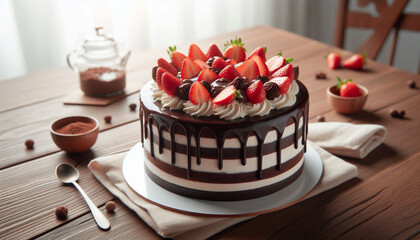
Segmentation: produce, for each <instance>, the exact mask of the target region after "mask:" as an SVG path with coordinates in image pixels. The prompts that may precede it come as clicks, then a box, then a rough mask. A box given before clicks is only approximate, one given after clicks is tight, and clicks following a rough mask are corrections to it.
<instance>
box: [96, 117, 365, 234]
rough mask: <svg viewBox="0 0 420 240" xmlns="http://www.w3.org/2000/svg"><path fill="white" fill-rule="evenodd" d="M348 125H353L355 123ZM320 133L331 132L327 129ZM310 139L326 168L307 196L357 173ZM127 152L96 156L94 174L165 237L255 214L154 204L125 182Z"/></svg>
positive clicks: (217, 227)
mask: <svg viewBox="0 0 420 240" xmlns="http://www.w3.org/2000/svg"><path fill="white" fill-rule="evenodd" d="M326 124H329V123H325V125H326ZM310 125H311V124H310ZM349 127H352V128H353V126H349ZM332 129H334V131H335V132H336V131H337V130H336V129H335V128H332ZM309 131H311V127H309ZM350 133H357V134H361V133H365V132H364V131H354V132H352V131H350ZM320 134H329V133H326V132H325V131H324V132H323V133H320ZM315 136H316V135H315ZM308 143H309V144H312V146H313V147H314V148H315V149H316V151H317V152H318V153H319V155H320V157H321V159H322V161H323V165H324V170H323V176H322V177H321V179H320V182H319V183H318V184H317V186H316V187H315V188H314V189H313V191H312V192H311V193H310V194H309V195H308V196H307V197H306V198H310V197H312V196H315V195H317V194H319V193H321V192H324V191H327V190H329V189H331V188H334V187H336V186H338V185H340V184H341V183H344V182H346V181H348V180H350V179H352V178H354V177H356V176H357V168H356V167H355V166H354V165H352V164H349V163H347V162H345V161H343V160H342V159H340V158H338V157H336V156H334V155H331V154H330V153H328V152H327V151H325V150H323V149H322V148H320V147H319V146H317V145H316V143H313V142H310V141H308ZM322 143H323V144H324V145H325V144H327V143H328V141H327V140H324V141H322ZM327 145H328V144H327ZM331 145H333V144H331ZM336 146H339V144H336ZM357 149H358V148H357ZM356 151H357V150H356ZM345 153H347V152H345ZM125 155H126V153H120V154H116V155H112V156H107V157H102V158H98V159H94V160H92V161H91V162H90V163H89V168H90V170H91V171H92V173H93V174H94V176H95V177H96V178H97V179H98V180H99V181H100V182H101V183H102V184H103V185H104V186H105V187H106V188H107V189H108V190H109V191H110V192H111V193H112V194H114V195H115V196H116V197H118V198H119V199H120V200H121V202H123V203H124V204H125V205H126V206H127V207H129V208H130V209H132V210H133V211H135V212H136V213H137V215H138V216H139V217H140V218H141V219H143V221H144V222H146V223H147V224H148V225H149V226H150V227H152V228H153V229H154V230H155V231H156V232H157V233H158V234H159V235H161V236H162V237H167V238H173V239H204V238H208V237H210V236H212V235H214V234H216V233H217V232H220V231H221V230H223V229H225V228H227V227H230V226H232V225H234V224H236V223H239V222H242V221H245V220H247V219H251V218H253V217H255V216H251V217H240V218H218V217H201V216H191V215H187V214H182V213H177V212H173V211H170V210H167V209H163V208H161V207H159V206H156V205H154V204H151V203H149V202H147V201H145V200H143V199H142V198H140V197H139V196H138V195H137V194H136V193H135V192H133V191H132V190H131V188H130V187H129V186H128V185H127V183H126V182H125V180H124V177H123V175H122V164H123V161H124V157H125ZM352 156H353V155H352Z"/></svg>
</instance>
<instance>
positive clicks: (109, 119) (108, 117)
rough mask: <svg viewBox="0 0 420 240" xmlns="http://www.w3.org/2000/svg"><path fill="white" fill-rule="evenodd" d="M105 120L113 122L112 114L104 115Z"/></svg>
mask: <svg viewBox="0 0 420 240" xmlns="http://www.w3.org/2000/svg"><path fill="white" fill-rule="evenodd" d="M104 120H105V122H106V123H111V120H112V117H111V115H106V116H105V117H104Z"/></svg>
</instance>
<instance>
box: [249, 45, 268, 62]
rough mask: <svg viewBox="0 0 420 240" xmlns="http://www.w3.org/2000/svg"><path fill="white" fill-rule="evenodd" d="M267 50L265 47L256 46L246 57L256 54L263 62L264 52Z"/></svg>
mask: <svg viewBox="0 0 420 240" xmlns="http://www.w3.org/2000/svg"><path fill="white" fill-rule="evenodd" d="M266 52H267V47H257V48H256V49H255V50H254V51H252V53H251V54H250V55H249V57H248V59H250V58H251V57H252V56H254V55H257V56H260V57H261V58H262V60H263V61H264V62H265V61H266V59H265V53H266Z"/></svg>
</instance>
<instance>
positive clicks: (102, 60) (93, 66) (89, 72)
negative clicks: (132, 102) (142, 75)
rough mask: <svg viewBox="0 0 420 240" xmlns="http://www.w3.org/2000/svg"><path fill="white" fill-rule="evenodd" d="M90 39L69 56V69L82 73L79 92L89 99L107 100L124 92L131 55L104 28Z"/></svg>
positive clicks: (85, 40) (89, 37)
mask: <svg viewBox="0 0 420 240" xmlns="http://www.w3.org/2000/svg"><path fill="white" fill-rule="evenodd" d="M95 30H96V33H95V34H93V35H89V36H87V37H86V38H85V39H84V41H83V42H82V44H81V45H80V46H79V47H78V48H77V49H76V50H74V51H73V52H72V53H70V54H69V55H67V63H68V65H69V66H70V67H71V68H72V69H73V70H74V71H76V72H78V73H79V79H80V88H81V90H82V91H83V92H84V93H85V94H86V95H89V96H93V97H108V96H113V95H116V94H119V93H122V92H123V91H124V88H125V85H126V79H125V76H126V71H125V66H126V64H127V60H128V58H129V56H130V53H131V52H130V51H126V52H124V51H123V50H122V49H121V47H120V44H119V43H118V42H117V41H115V40H114V39H113V38H112V37H110V36H109V35H106V34H105V31H104V29H103V28H102V27H98V28H95Z"/></svg>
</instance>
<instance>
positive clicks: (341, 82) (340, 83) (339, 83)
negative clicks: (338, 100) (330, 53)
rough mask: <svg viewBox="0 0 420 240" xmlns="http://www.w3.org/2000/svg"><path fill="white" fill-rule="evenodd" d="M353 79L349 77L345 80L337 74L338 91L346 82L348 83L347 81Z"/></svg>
mask: <svg viewBox="0 0 420 240" xmlns="http://www.w3.org/2000/svg"><path fill="white" fill-rule="evenodd" d="M352 81H353V79H351V78H349V79H347V80H345V81H343V80H341V78H340V77H339V76H337V90H338V91H340V88H341V87H342V86H343V85H344V84H346V83H348V82H352Z"/></svg>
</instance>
